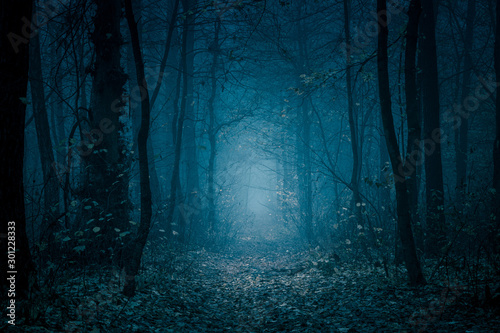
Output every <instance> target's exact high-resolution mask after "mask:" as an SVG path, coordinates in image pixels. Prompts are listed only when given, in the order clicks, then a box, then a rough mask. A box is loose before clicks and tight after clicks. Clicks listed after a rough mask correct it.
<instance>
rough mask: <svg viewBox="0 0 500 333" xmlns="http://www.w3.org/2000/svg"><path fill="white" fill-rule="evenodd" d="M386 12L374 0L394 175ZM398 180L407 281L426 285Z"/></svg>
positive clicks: (395, 145)
mask: <svg viewBox="0 0 500 333" xmlns="http://www.w3.org/2000/svg"><path fill="white" fill-rule="evenodd" d="M386 12H387V4H386V0H377V13H379V17H380V18H379V21H378V25H379V35H378V50H377V67H378V84H379V96H380V108H381V114H382V122H383V126H384V134H385V141H386V145H387V150H388V151H389V157H390V160H391V165H392V170H393V172H394V173H395V174H396V172H397V170H398V167H399V162H400V161H401V153H400V151H399V146H398V142H397V138H396V131H395V130H394V119H393V117H392V102H391V92H390V86H389V58H388V56H387V40H388V36H389V29H388V27H387V25H388V24H387V17H386V16H385V15H384V14H382V13H386ZM398 179H399V178H396V201H397V215H398V229H399V236H400V238H401V243H402V245H403V256H404V259H405V264H406V269H407V271H408V277H409V280H410V283H411V284H412V285H419V284H425V279H424V276H423V274H422V269H421V267H420V262H419V260H418V257H417V251H416V248H415V241H414V239H413V231H412V229H411V227H412V226H411V225H412V220H411V215H410V213H409V201H408V200H409V198H408V192H407V190H408V189H407V184H406V180H405V179H404V178H402V179H399V180H398Z"/></svg>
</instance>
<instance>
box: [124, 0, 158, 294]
mask: <svg viewBox="0 0 500 333" xmlns="http://www.w3.org/2000/svg"><path fill="white" fill-rule="evenodd" d="M125 16H126V17H127V22H128V26H129V29H130V37H131V40H132V49H133V52H134V60H135V68H136V74H137V82H139V83H140V87H141V127H140V129H139V133H138V136H137V142H138V144H137V146H138V149H139V174H140V183H141V184H140V188H141V222H140V224H139V229H138V230H137V236H136V237H135V239H134V240H133V241H132V242H131V243H130V245H129V247H128V248H126V249H125V251H126V253H127V255H125V260H126V261H125V273H126V277H127V278H126V279H125V285H124V286H123V293H124V294H125V295H126V296H129V297H130V296H134V294H135V284H136V283H135V277H136V275H137V274H138V273H139V267H140V263H141V257H142V251H143V249H144V246H145V245H146V241H147V239H148V235H149V229H150V227H151V215H152V200H151V187H150V182H149V160H148V144H147V142H148V136H149V122H150V107H149V93H148V86H147V82H146V76H145V74H144V62H143V60H142V53H141V46H140V42H139V32H138V30H137V23H136V22H135V19H134V12H133V9H132V0H125Z"/></svg>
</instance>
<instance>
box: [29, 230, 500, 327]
mask: <svg viewBox="0 0 500 333" xmlns="http://www.w3.org/2000/svg"><path fill="white" fill-rule="evenodd" d="M168 265H170V267H174V269H173V270H172V269H169V268H168V267H167V266H168ZM119 276H120V274H119V273H118V272H114V273H113V274H112V275H109V274H108V273H106V272H102V273H98V274H97V275H95V273H94V274H93V275H87V273H85V274H83V272H75V274H74V275H73V277H72V278H71V279H70V280H66V281H60V282H59V284H58V286H57V294H58V295H59V296H58V297H57V298H55V299H54V298H53V299H51V303H50V304H51V305H49V307H48V308H45V309H44V311H45V312H44V321H45V324H43V326H37V327H30V329H29V330H27V329H26V328H25V330H24V331H23V332H93V333H95V332H113V333H114V332H117V333H118V332H136V333H139V332H141V333H142V332H200V333H201V332H203V333H205V332H349V333H355V332H369V333H373V332H399V333H403V332H406V333H410V332H474V333H475V332H478V333H479V332H496V329H497V328H498V327H500V319H499V318H498V317H494V316H493V315H492V314H491V315H487V316H488V317H489V320H484V318H485V313H481V314H479V313H477V312H476V311H477V310H472V309H471V308H470V307H469V306H467V304H468V301H469V300H470V297H471V293H470V292H469V291H468V290H466V289H464V288H462V287H457V286H453V285H452V286H451V288H447V287H446V286H444V285H429V286H426V287H425V288H419V289H412V288H409V287H405V286H406V283H405V278H406V275H405V273H404V272H403V271H391V272H390V278H387V277H386V273H385V271H384V270H383V268H381V267H374V266H373V265H369V264H364V265H363V264H360V263H348V262H340V260H339V258H338V257H336V258H335V256H330V255H329V254H328V253H325V252H322V251H320V250H318V249H317V248H316V249H309V250H298V249H297V248H296V247H294V246H293V245H292V244H289V245H286V244H283V243H277V242H271V241H266V240H264V239H255V238H253V239H249V238H245V239H240V241H239V242H238V243H236V244H235V245H234V246H232V247H231V248H230V249H228V250H227V251H225V252H223V253H213V252H209V251H205V250H201V251H188V252H185V253H184V254H182V255H178V256H176V257H175V258H173V259H171V260H170V262H168V260H167V261H165V262H159V261H157V262H155V263H152V262H146V263H145V265H144V270H143V271H142V273H141V282H140V284H139V286H138V292H137V294H136V295H135V296H134V297H132V298H126V297H125V296H123V295H122V294H121V292H120V291H121V285H122V283H123V280H122V278H123V276H122V277H121V278H120V277H119ZM64 300H69V301H64ZM61 302H63V303H61ZM59 303H61V304H62V305H63V306H61V304H59ZM47 328H49V329H48V330H47Z"/></svg>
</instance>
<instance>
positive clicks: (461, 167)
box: [455, 0, 476, 210]
mask: <svg viewBox="0 0 500 333" xmlns="http://www.w3.org/2000/svg"><path fill="white" fill-rule="evenodd" d="M475 17H476V0H469V1H468V4H467V21H466V28H465V39H464V52H465V60H464V74H463V81H462V98H461V100H462V101H465V100H466V98H467V97H468V96H469V94H470V91H471V87H470V85H471V79H472V69H473V66H474V64H473V63H472V54H471V50H472V49H473V45H474V19H475ZM468 136H469V121H468V117H467V116H464V117H461V118H460V127H459V128H458V129H457V131H456V141H455V152H456V157H455V161H456V167H457V185H456V193H457V195H456V200H455V203H456V205H457V209H458V210H462V208H463V203H464V202H463V201H464V194H465V192H466V178H467V159H468V149H467V146H468V141H469V140H468Z"/></svg>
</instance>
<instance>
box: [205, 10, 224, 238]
mask: <svg viewBox="0 0 500 333" xmlns="http://www.w3.org/2000/svg"><path fill="white" fill-rule="evenodd" d="M220 26H221V21H220V17H217V20H216V22H215V37H214V41H213V44H212V45H213V46H212V48H213V49H212V53H213V61H212V66H211V68H210V76H211V81H212V82H211V93H210V98H209V100H208V113H209V121H208V140H209V142H210V156H209V158H208V193H207V197H208V231H209V233H210V234H216V233H217V222H216V214H215V186H214V174H215V158H216V154H217V146H216V145H217V129H216V127H215V125H216V124H215V118H216V117H215V108H214V103H215V97H216V94H217V77H216V75H217V66H218V63H219V52H220V47H219V32H220Z"/></svg>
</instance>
